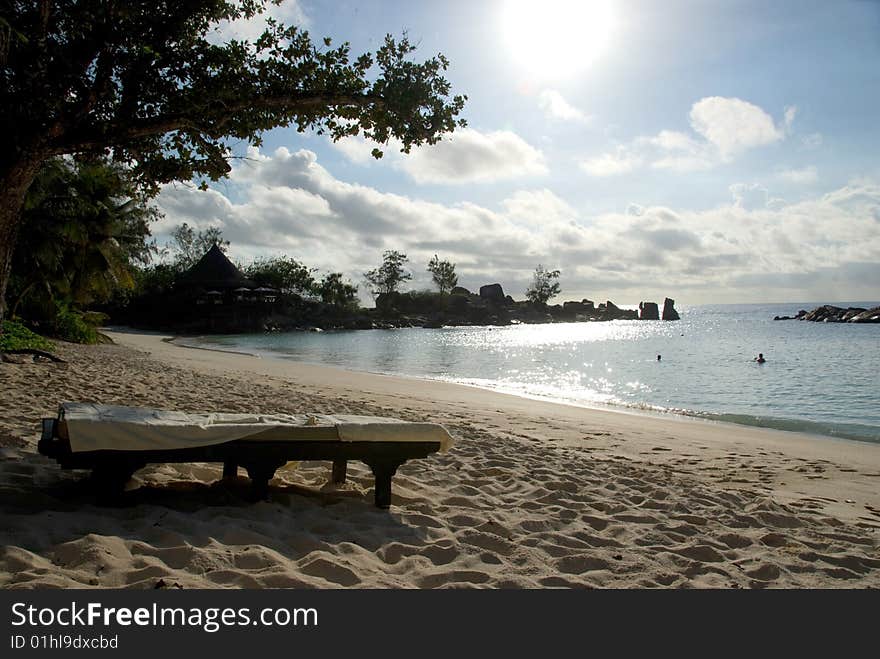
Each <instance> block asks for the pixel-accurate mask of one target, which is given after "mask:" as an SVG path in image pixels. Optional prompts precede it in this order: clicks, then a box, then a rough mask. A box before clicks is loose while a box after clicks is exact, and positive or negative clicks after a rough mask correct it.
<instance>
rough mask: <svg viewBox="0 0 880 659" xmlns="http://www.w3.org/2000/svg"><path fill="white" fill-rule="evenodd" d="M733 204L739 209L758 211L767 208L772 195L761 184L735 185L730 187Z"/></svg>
mask: <svg viewBox="0 0 880 659" xmlns="http://www.w3.org/2000/svg"><path fill="white" fill-rule="evenodd" d="M730 194H731V195H733V204H734V206H736V207H737V208H744V209H746V210H756V209H761V208H767V204H768V202H769V201H770V193H769V192H768V191H767V188H765V187H764V186H763V185H761V184H760V183H734V184H733V185H731V186H730Z"/></svg>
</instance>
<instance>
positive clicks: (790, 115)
mask: <svg viewBox="0 0 880 659" xmlns="http://www.w3.org/2000/svg"><path fill="white" fill-rule="evenodd" d="M796 116H797V106H796V105H789V106H788V107H787V108H785V115H784V117H783V122H782V125H783V128H784V129H785V133H786V134H789V133H791V129H792V126H793V125H794V118H795V117H796Z"/></svg>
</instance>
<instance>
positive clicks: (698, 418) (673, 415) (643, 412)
mask: <svg viewBox="0 0 880 659" xmlns="http://www.w3.org/2000/svg"><path fill="white" fill-rule="evenodd" d="M104 331H105V332H107V333H112V332H113V331H116V330H110V329H107V330H104ZM133 333H137V332H133ZM160 334H161V333H160ZM162 336H163V337H164V338H163V341H164V342H165V343H167V344H169V345H174V346H178V347H181V348H187V349H191V350H207V351H212V352H218V353H225V354H232V355H243V356H247V357H252V358H254V359H260V360H264V359H268V360H270V361H279V362H284V363H293V364H302V365H303V366H308V367H314V368H327V369H335V370H337V371H342V372H346V373H363V374H366V375H374V376H377V377H390V378H401V379H404V380H415V381H418V382H438V383H443V384H449V385H452V386H457V387H469V388H473V389H478V390H480V391H487V392H493V393H497V394H500V395H504V396H513V397H516V398H523V399H526V400H534V401H537V402H542V403H550V404H555V405H564V406H567V407H576V408H582V409H586V410H593V411H597V412H610V413H617V414H631V415H636V416H644V417H648V418H660V419H673V420H676V421H695V422H698V423H709V424H721V425H722V426H727V425H732V426H736V427H746V428H756V429H763V430H768V431H773V432H782V433H794V434H801V435H806V436H809V437H813V438H817V439H825V440H838V441H847V442H857V443H860V444H871V445H875V446H880V438H878V439H875V438H872V437H865V436H856V435H855V434H829V433H822V432H819V431H811V430H809V429H807V428H803V429H802V428H796V429H792V428H781V427H778V425H779V424H790V425H797V424H803V425H805V426H807V427H810V426H812V427H826V426H822V424H819V423H816V422H813V421H808V420H802V419H790V418H786V417H773V418H772V419H773V422H774V423H776V424H777V425H763V424H760V423H738V422H736V421H731V420H728V419H725V418H712V417H743V418H747V419H754V420H758V419H759V417H757V416H751V415H737V414H732V413H726V412H706V411H699V410H687V409H678V408H660V409H656V408H657V407H658V406H655V405H652V404H650V403H643V404H633V405H627V404H624V403H621V404H614V403H607V404H603V403H590V402H581V401H578V400H573V399H566V398H564V397H562V396H560V397H553V396H542V395H540V394H531V393H527V392H522V391H515V390H513V389H505V388H504V387H491V386H483V385H479V384H473V383H470V382H462V381H456V380H445V379H442V378H432V377H427V376H419V375H410V374H405V373H382V372H377V371H367V370H360V369H354V368H346V367H344V366H339V365H336V364H318V363H315V362H309V361H300V360H297V359H292V358H286V357H275V356H273V355H268V356H264V355H261V354H259V353H251V352H244V351H240V350H227V349H224V348H218V347H206V346H199V345H192V344H187V343H183V341H186V340H187V338H188V337H183V336H177V335H169V334H162ZM201 336H202V335H199V336H196V337H190V338H196V339H198V338H201Z"/></svg>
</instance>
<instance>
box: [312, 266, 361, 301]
mask: <svg viewBox="0 0 880 659" xmlns="http://www.w3.org/2000/svg"><path fill="white" fill-rule="evenodd" d="M315 292H316V293H317V294H318V295H320V296H321V301H322V302H324V304H330V305H333V306H334V307H338V308H340V309H355V308H356V307H357V306H358V299H357V286H355V285H354V284H352V283H351V282H350V281H345V280H343V279H342V273H341V272H330V273H328V274H326V275H325V276H324V278H323V279H321V281H319V282H317V283H316V284H315Z"/></svg>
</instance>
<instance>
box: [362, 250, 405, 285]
mask: <svg viewBox="0 0 880 659" xmlns="http://www.w3.org/2000/svg"><path fill="white" fill-rule="evenodd" d="M408 262H409V259H408V258H407V257H406V254H404V253H403V252H398V251H397V250H387V251H385V252H383V254H382V265H380V266H379V267H378V268H376V269H375V270H370V271H369V272H365V273H364V279H366V281H367V285H368V286H369V289H370V293H371V294H372V295H374V296H376V295H381V294H383V293H384V294H385V295H388V294H390V293H394V292H395V291H397V289H398V287H399V286H400V284H402V283H403V282H405V281H409V280H410V279H412V273H409V272H407V271H406V270H405V269H404V267H403V266H404V265H406V263H408Z"/></svg>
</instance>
